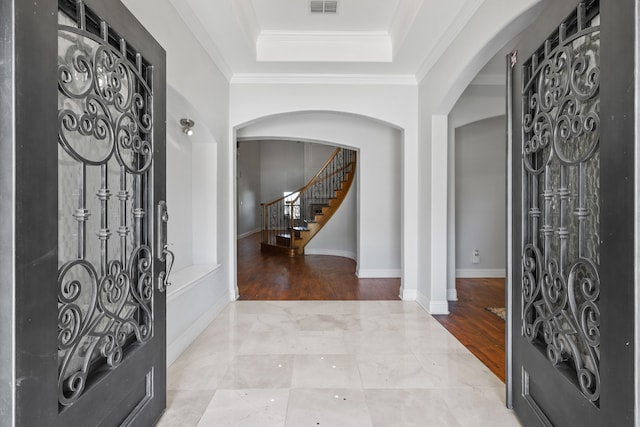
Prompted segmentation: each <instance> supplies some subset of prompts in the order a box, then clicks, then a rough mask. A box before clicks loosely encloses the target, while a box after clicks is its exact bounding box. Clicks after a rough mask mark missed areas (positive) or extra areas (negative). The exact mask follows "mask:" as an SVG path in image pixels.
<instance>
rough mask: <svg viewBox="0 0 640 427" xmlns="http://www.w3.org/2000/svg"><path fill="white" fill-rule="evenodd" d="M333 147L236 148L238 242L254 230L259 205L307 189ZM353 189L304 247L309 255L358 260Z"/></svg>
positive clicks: (284, 143) (266, 143)
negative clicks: (288, 192) (329, 219)
mask: <svg viewBox="0 0 640 427" xmlns="http://www.w3.org/2000/svg"><path fill="white" fill-rule="evenodd" d="M335 148H336V147H335V146H332V145H325V144H319V143H310V142H298V141H290V140H244V141H241V142H239V143H238V179H237V184H238V189H237V191H238V211H237V212H238V221H237V224H238V227H237V232H238V236H239V237H243V236H245V235H247V234H250V233H251V232H253V231H256V230H259V229H260V227H261V221H262V212H261V206H260V203H265V202H270V201H272V200H274V199H277V198H280V197H282V195H283V192H284V191H294V190H297V189H298V188H300V187H302V186H303V185H304V184H306V183H307V182H308V181H309V180H310V179H311V178H313V176H314V175H315V174H316V173H317V172H318V170H320V168H321V167H322V166H323V165H324V164H325V162H326V161H327V159H328V158H329V156H330V155H331V154H332V153H333V151H334V150H335ZM356 186H357V184H356V183H355V182H354V184H353V185H352V188H351V190H350V191H349V193H348V194H347V197H346V199H345V200H344V201H343V202H342V205H341V206H340V209H338V211H337V212H336V213H335V214H334V215H333V217H332V218H331V221H329V222H328V223H327V225H325V226H324V227H323V228H322V230H321V231H320V232H319V233H318V234H317V235H316V236H315V237H314V239H313V240H312V241H311V242H310V243H309V245H308V246H307V247H306V248H305V253H307V254H309V255H313V254H317V255H336V256H345V257H348V258H353V259H357V242H356V229H357V197H356V194H357V190H356V188H357V187H356Z"/></svg>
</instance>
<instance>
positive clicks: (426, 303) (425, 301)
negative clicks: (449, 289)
mask: <svg viewBox="0 0 640 427" xmlns="http://www.w3.org/2000/svg"><path fill="white" fill-rule="evenodd" d="M416 302H417V303H418V304H419V305H420V306H421V307H422V308H423V309H424V310H425V311H426V312H427V313H429V314H431V315H434V314H449V302H447V301H431V299H430V298H429V297H428V296H426V295H425V294H423V293H422V292H420V291H418V296H417V298H416Z"/></svg>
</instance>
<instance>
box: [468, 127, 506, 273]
mask: <svg viewBox="0 0 640 427" xmlns="http://www.w3.org/2000/svg"><path fill="white" fill-rule="evenodd" d="M505 126H506V123H505V116H500V117H495V118H492V119H486V120H481V121H478V122H475V123H472V124H469V125H466V126H463V127H460V128H457V129H456V131H455V144H456V162H455V170H456V178H455V183H456V185H455V187H456V189H455V190H456V191H455V195H456V215H455V217H456V271H457V276H458V277H504V273H505V228H506V223H505V209H506V187H505V186H506V145H505V144H506V143H505ZM475 250H478V251H479V253H480V257H479V259H480V262H479V263H477V264H474V263H473V262H472V254H473V252H474V251H475Z"/></svg>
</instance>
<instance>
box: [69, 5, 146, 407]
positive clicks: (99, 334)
mask: <svg viewBox="0 0 640 427" xmlns="http://www.w3.org/2000/svg"><path fill="white" fill-rule="evenodd" d="M78 4H79V9H78V13H79V14H80V15H81V14H84V13H85V10H84V6H83V5H82V4H81V3H78ZM84 22H85V19H84V17H83V16H80V17H78V24H77V25H76V21H74V20H73V19H71V18H70V17H69V16H68V15H66V14H65V13H64V12H62V11H61V12H59V23H60V25H59V28H58V143H59V150H58V156H59V164H58V168H59V175H58V180H59V184H58V187H59V190H58V191H59V193H60V197H59V212H60V213H59V219H58V222H59V230H60V238H59V251H58V252H59V270H58V283H57V285H58V360H59V365H58V369H59V370H58V375H59V376H58V389H59V393H58V400H59V403H60V405H61V406H62V407H64V406H68V405H71V404H73V403H74V402H75V401H77V400H78V399H79V398H80V397H81V396H82V394H83V392H84V391H85V389H86V387H87V384H89V383H90V382H91V378H92V375H94V374H95V373H96V372H104V371H107V370H109V369H111V368H115V367H117V366H118V365H119V364H120V363H121V362H122V360H123V359H124V357H125V356H126V352H127V350H128V348H129V346H131V345H132V344H138V345H140V344H144V343H146V342H147V341H149V340H150V339H151V338H152V336H153V332H154V327H153V320H154V315H153V296H154V288H153V283H154V281H153V252H152V249H151V247H150V245H149V239H150V233H151V232H150V226H149V225H150V223H149V219H148V215H147V211H148V209H149V204H150V200H149V194H151V187H149V185H150V182H151V180H150V178H149V176H148V172H149V171H150V167H151V164H152V160H153V149H152V148H153V147H152V136H153V134H152V128H153V117H152V114H151V112H152V108H151V106H152V100H153V93H152V90H151V86H150V83H149V82H148V81H147V78H146V74H145V68H144V66H143V62H142V60H141V57H140V56H139V55H138V56H137V61H136V62H137V63H135V64H134V63H132V62H131V61H130V59H129V58H128V56H127V55H128V54H130V51H128V50H127V48H126V42H125V41H124V40H121V41H120V48H121V49H120V50H118V49H116V48H114V47H113V46H111V45H110V44H109V32H108V31H109V30H108V26H107V24H106V23H104V22H102V23H101V26H100V27H101V29H102V32H103V34H102V37H99V36H98V35H96V34H93V33H91V32H89V31H87V30H86V29H85V28H84V24H83V23H84ZM112 195H115V197H114V198H113V200H112V197H111V196H112ZM112 228H113V229H115V231H116V233H115V236H116V238H115V239H114V240H116V241H113V242H112V241H111V240H112V239H111V237H112V235H113V234H112V232H111V229H112ZM70 236H71V237H70Z"/></svg>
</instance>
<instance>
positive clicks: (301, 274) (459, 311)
mask: <svg viewBox="0 0 640 427" xmlns="http://www.w3.org/2000/svg"><path fill="white" fill-rule="evenodd" d="M355 269H356V264H355V262H354V261H353V260H351V259H348V258H343V257H333V256H325V255H307V256H300V257H295V258H289V257H286V256H282V255H277V254H269V253H261V252H260V233H256V234H253V235H251V236H248V237H245V238H243V239H239V240H238V289H239V291H240V299H241V300H272V301H273V300H397V299H399V298H398V295H399V292H400V279H358V277H356V275H355ZM504 286H505V285H504V279H457V280H456V288H457V292H458V301H457V302H450V303H449V311H450V312H451V313H450V314H449V315H446V316H434V317H435V318H436V319H437V320H438V321H439V322H440V323H441V324H442V325H443V326H444V327H445V328H447V330H449V331H450V332H451V333H452V334H453V335H454V336H455V337H456V338H457V339H458V340H459V341H460V342H461V343H462V344H464V346H465V347H467V348H468V349H469V350H470V351H471V352H472V353H473V354H475V355H476V357H477V358H478V359H480V360H481V361H482V363H484V364H485V365H486V366H487V367H489V369H491V371H492V372H493V373H494V374H495V375H496V376H498V378H500V379H501V380H502V381H504V379H505V322H504V321H503V320H501V319H500V318H498V317H497V316H495V315H494V314H492V313H490V312H488V311H487V310H485V307H504V302H505V287H504Z"/></svg>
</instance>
